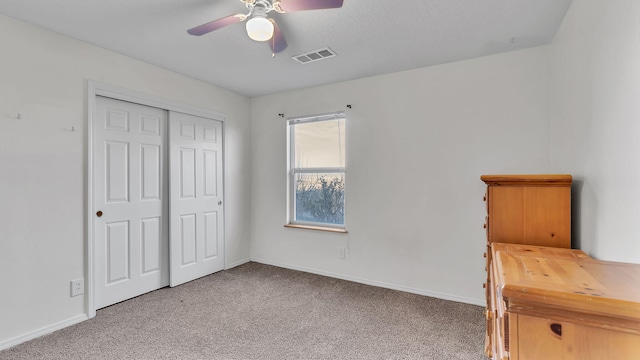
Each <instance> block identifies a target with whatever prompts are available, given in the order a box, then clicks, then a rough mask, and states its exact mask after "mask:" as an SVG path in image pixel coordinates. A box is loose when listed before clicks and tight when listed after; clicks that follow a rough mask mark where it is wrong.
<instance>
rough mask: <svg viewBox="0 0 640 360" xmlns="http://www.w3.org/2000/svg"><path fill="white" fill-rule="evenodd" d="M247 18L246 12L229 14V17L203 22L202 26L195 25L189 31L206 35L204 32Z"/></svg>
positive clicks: (197, 34)
mask: <svg viewBox="0 0 640 360" xmlns="http://www.w3.org/2000/svg"><path fill="white" fill-rule="evenodd" d="M246 18H247V16H246V15H244V14H235V15H229V16H227V17H223V18H222V19H218V20H214V21H212V22H208V23H206V24H202V25H200V26H196V27H194V28H192V29H189V30H187V32H188V33H189V34H191V35H196V36H200V35H204V34H207V33H210V32H212V31H214V30H218V29H220V28H223V27H225V26H228V25H231V24H235V23H239V22H242V21H244V20H245V19H246Z"/></svg>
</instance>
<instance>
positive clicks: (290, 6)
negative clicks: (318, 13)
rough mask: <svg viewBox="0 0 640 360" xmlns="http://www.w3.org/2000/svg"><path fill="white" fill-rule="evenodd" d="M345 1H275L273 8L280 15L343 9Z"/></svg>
mask: <svg viewBox="0 0 640 360" xmlns="http://www.w3.org/2000/svg"><path fill="white" fill-rule="evenodd" d="M342 3H344V0H275V1H274V2H273V8H274V9H275V10H276V11H277V12H279V13H288V12H294V11H304V10H319V9H335V8H341V7H342Z"/></svg>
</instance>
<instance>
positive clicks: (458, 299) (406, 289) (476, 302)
mask: <svg viewBox="0 0 640 360" xmlns="http://www.w3.org/2000/svg"><path fill="white" fill-rule="evenodd" d="M251 261H254V262H257V263H261V264H266V265H273V266H277V267H281V268H285V269H291V270H297V271H303V272H308V273H312V274H316V275H322V276H328V277H332V278H336V279H341V280H347V281H352V282H356V283H360V284H365V285H371V286H377V287H381V288H385V289H391V290H398V291H404V292H408V293H411V294H417V295H424V296H429V297H433V298H438V299H442V300H450V301H455V302H459V303H464V304H471V305H478V306H486V303H485V302H484V301H483V300H482V299H472V298H467V297H463V296H457V295H452V294H445V293H441V292H437V291H427V290H423V289H417V288H412V287H408V286H403V285H396V284H390V283H386V282H382V281H376V280H368V279H363V278H358V277H354V276H349V275H342V274H336V273H332V272H327V271H322V270H317V269H312V268H307V267H303V266H295V265H289V264H282V263H278V262H274V261H270V260H264V259H257V258H251Z"/></svg>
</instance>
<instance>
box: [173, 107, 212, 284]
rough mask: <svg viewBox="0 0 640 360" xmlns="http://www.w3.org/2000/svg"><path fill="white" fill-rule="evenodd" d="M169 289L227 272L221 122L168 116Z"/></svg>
mask: <svg viewBox="0 0 640 360" xmlns="http://www.w3.org/2000/svg"><path fill="white" fill-rule="evenodd" d="M169 144H170V145H169V164H170V165H169V166H170V171H169V173H170V180H169V182H170V203H171V214H170V237H171V244H170V254H171V255H170V264H171V265H170V267H171V271H170V274H171V275H170V283H171V286H176V285H180V284H182V283H185V282H187V281H190V280H193V279H196V278H199V277H202V276H205V275H209V274H211V273H214V272H216V271H219V270H222V269H224V241H223V239H224V216H223V204H222V200H223V196H222V195H223V187H222V186H223V174H222V166H223V164H222V122H220V121H215V120H211V119H205V118H201V117H197V116H192V115H187V114H183V113H178V112H173V111H171V112H170V113H169Z"/></svg>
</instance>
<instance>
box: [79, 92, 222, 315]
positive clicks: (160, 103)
mask: <svg viewBox="0 0 640 360" xmlns="http://www.w3.org/2000/svg"><path fill="white" fill-rule="evenodd" d="M96 96H104V97H108V98H112V99H116V100H123V101H128V102H132V103H136V104H141V105H147V106H152V107H156V108H159V109H163V110H167V111H176V112H181V113H185V114H189V115H195V116H200V117H204V118H208V119H212V120H218V121H222V125H223V131H222V137H223V140H222V141H223V144H225V141H224V140H225V137H226V132H225V131H224V121H225V119H226V115H225V114H223V113H220V112H216V111H212V110H208V109H203V108H199V107H196V106H192V105H187V104H183V103H180V102H177V101H173V100H169V99H164V98H161V97H158V96H154V95H149V94H145V93H141V92H137V91H134V90H129V89H125V88H121V87H118V86H114V85H110V84H106V83H103V82H99V81H94V80H88V81H87V149H88V152H87V193H86V194H87V208H86V212H85V214H86V219H85V224H86V226H87V227H86V229H87V231H86V234H85V237H86V249H87V251H86V254H85V259H86V261H85V264H86V268H85V279H86V284H87V287H86V289H85V308H86V309H87V316H88V317H89V318H92V317H94V316H96V303H95V284H94V276H95V271H94V266H95V264H94V261H93V260H94V251H95V249H94V246H93V190H94V187H93V180H94V179H93V160H92V159H93V141H92V137H93V125H92V124H93V111H94V109H95V106H96ZM224 157H225V156H224V146H223V149H222V158H223V160H222V163H223V171H224ZM224 178H226V175H225V176H224ZM224 178H223V179H224ZM223 181H224V180H223ZM224 188H226V187H223V189H224ZM223 191H224V190H223ZM223 196H224V195H223ZM223 211H224V210H223ZM225 239H226V236H225ZM225 248H226V246H225ZM225 263H226V257H225Z"/></svg>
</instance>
